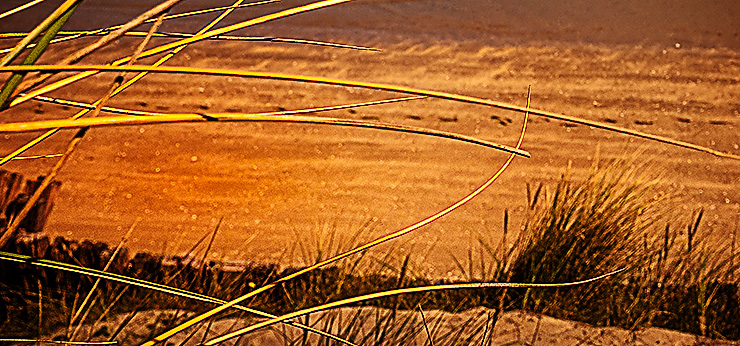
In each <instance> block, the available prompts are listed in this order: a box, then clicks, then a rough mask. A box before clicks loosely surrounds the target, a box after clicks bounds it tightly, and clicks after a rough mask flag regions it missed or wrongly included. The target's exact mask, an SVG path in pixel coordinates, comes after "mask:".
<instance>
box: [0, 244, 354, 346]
mask: <svg viewBox="0 0 740 346" xmlns="http://www.w3.org/2000/svg"><path fill="white" fill-rule="evenodd" d="M0 259H4V260H8V261H13V262H19V263H25V264H30V265H35V266H39V267H45V268H52V269H57V270H63V271H68V272H73V273H79V274H83V275H87V276H91V277H95V278H100V279H105V280H109V281H115V282H119V283H123V284H127V285H131V286H136V287H141V288H146V289H150V290H153V291H157V292H163V293H167V294H172V295H175V296H178V297H182V298H188V299H194V300H198V301H202V302H206V303H212V304H224V303H226V301H224V300H221V299H218V298H214V297H210V296H207V295H203V294H199V293H195V292H190V291H187V290H183V289H179V288H175V287H170V286H166V285H162V284H158V283H155V282H151V281H146V280H141V279H137V278H132V277H128V276H124V275H119V274H114V273H109V272H105V271H101V270H95V269H90V268H85V267H82V266H78V265H73V264H67V263H62V262H56V261H50V260H45V259H38V258H33V257H31V256H25V255H19V254H14V253H8V252H3V251H0ZM233 308H234V309H238V310H242V311H245V312H248V313H252V314H255V315H257V316H261V317H265V318H276V317H277V316H275V315H272V314H268V313H266V312H263V311H259V310H255V309H251V308H248V307H244V306H241V305H233ZM285 324H288V325H291V326H294V327H297V328H301V329H304V330H307V331H310V332H312V333H316V334H319V335H322V336H324V337H327V338H330V339H332V340H335V341H338V342H341V343H344V344H346V345H354V344H353V343H352V342H349V341H347V340H344V339H342V338H339V337H337V336H335V335H332V334H329V333H327V332H324V331H321V330H318V329H315V328H311V327H308V326H305V325H303V324H300V323H297V322H292V321H287V320H286V321H285Z"/></svg>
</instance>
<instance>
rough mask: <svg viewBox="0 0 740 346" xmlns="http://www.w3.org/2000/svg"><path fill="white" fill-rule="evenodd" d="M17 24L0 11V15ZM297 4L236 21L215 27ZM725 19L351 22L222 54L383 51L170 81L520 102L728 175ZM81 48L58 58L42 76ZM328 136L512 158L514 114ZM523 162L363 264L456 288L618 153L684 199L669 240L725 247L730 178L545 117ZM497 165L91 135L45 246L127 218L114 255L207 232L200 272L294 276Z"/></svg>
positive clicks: (614, 12)
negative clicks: (632, 133) (566, 183)
mask: <svg viewBox="0 0 740 346" xmlns="http://www.w3.org/2000/svg"><path fill="white" fill-rule="evenodd" d="M20 3H21V2H20V1H7V2H3V4H2V5H0V10H5V9H7V8H10V7H12V6H15V5H18V4H20ZM56 3H58V2H56ZM303 3H306V2H299V1H283V2H281V3H279V4H274V5H269V6H262V7H255V8H252V9H243V10H239V11H236V12H234V14H233V15H232V16H230V17H229V18H228V19H227V21H226V23H234V22H236V21H240V20H245V19H247V18H251V17H254V16H256V15H259V14H264V13H271V12H275V11H277V10H279V9H283V8H287V7H290V6H294V5H298V4H303ZM223 4H224V5H226V4H227V3H226V2H224V3H223ZM54 5H55V2H53V1H47V2H46V3H44V4H42V5H39V6H37V7H35V8H33V9H31V10H28V11H27V12H24V14H20V15H14V16H12V17H9V18H6V19H3V20H2V21H0V31H6V32H7V31H23V30H29V29H30V28H32V27H33V26H34V23H36V22H38V20H39V19H40V18H42V17H43V16H44V15H45V14H46V13H49V11H50V10H51V8H52V7H53V6H54ZM151 5H152V2H151V1H143V0H138V1H132V2H127V3H126V4H123V3H121V4H116V5H111V4H110V3H108V2H104V1H86V2H85V3H83V5H82V6H81V8H80V13H77V14H75V16H74V17H73V18H72V19H71V20H70V23H69V24H68V25H67V26H66V27H65V29H69V30H73V29H92V28H96V27H100V26H105V25H112V24H117V23H120V22H123V21H125V20H126V18H130V17H133V16H135V15H136V14H138V13H141V12H143V11H145V10H146V9H147V8H149V7H150V6H151ZM214 5H222V3H220V2H219V3H218V4H216V3H215V2H212V1H188V2H184V3H183V4H182V5H178V7H176V8H175V9H174V10H173V13H179V12H184V11H186V10H188V9H195V8H203V7H208V6H214ZM214 16H215V15H207V16H206V15H204V16H202V17H197V18H195V17H194V18H192V19H187V20H182V21H173V22H166V23H164V24H163V26H162V28H161V30H162V31H182V32H195V31H197V30H198V29H199V28H200V27H201V26H202V25H204V24H205V23H206V22H207V21H208V20H210V18H213V17H214ZM738 16H740V3H738V2H736V1H695V2H682V3H680V4H679V3H675V2H669V1H620V2H619V4H613V3H612V2H608V1H567V2H566V1H558V2H542V1H524V2H521V1H510V0H504V1H496V2H493V1H472V0H467V1H455V2H449V1H354V2H350V3H347V4H342V5H338V6H335V7H332V8H327V9H322V10H319V11H315V12H312V13H306V14H301V15H298V16H294V17H291V18H285V19H282V20H280V21H276V22H274V23H269V24H265V25H261V26H258V27H255V28H250V29H246V30H242V31H239V32H237V34H240V35H273V36H281V37H290V38H301V39H312V40H330V41H335V42H340V43H345V44H359V45H366V46H372V47H375V48H379V49H381V50H382V51H381V52H363V51H355V50H348V49H339V48H329V47H316V46H302V45H297V44H285V43H264V42H262V43H254V42H207V43H198V44H194V45H192V46H191V47H188V48H187V49H186V50H185V51H183V52H182V53H181V54H180V55H178V56H177V57H176V58H174V59H173V60H171V62H169V63H168V65H171V66H195V67H211V68H224V69H239V70H253V71H270V72H282V73H295V74H302V75H311V76H325V77H333V78H344V79H350V80H356V81H373V82H382V83H390V84H397V85H404V86H410V87H416V88H426V89H432V90H438V91H448V92H455V93H461V94H466V95H472V96H477V97H481V98H487V99H491V100H496V101H503V102H509V103H513V104H517V105H521V106H523V105H524V104H525V100H526V93H527V87H528V86H531V87H532V107H534V108H538V109H544V110H548V111H553V112H558V113H562V114H567V115H571V116H576V117H582V118H584V119H589V120H593V121H600V122H606V123H611V124H614V125H617V126H623V127H626V128H630V129H635V130H639V131H644V132H648V133H652V134H657V135H661V136H667V137H671V138H675V139H679V140H684V141H688V142H691V143H695V144H699V145H704V146H709V147H711V148H714V149H717V150H720V151H724V152H729V153H734V154H740V149H739V148H738V145H740V137H739V136H738V135H737V130H738V126H740V103H738V101H737V95H740V87H739V86H738V82H739V81H740V38H738V31H740V27H738V26H737V25H736V23H737V22H738V20H737V19H738ZM139 40H140V39H138V38H125V39H122V40H120V41H119V42H117V43H115V44H114V45H112V46H111V47H108V48H106V49H104V50H103V51H101V52H99V53H96V54H94V55H92V56H91V57H89V58H86V59H85V60H84V62H85V63H107V62H110V61H112V60H114V59H115V58H117V57H120V56H123V55H127V54H130V53H131V52H132V50H133V49H134V47H135V46H136V44H138V42H139ZM166 41H167V40H164V39H155V40H154V41H153V42H154V43H156V44H160V43H163V42H166ZM89 42H92V39H81V40H77V41H74V42H73V43H64V44H59V45H56V46H54V48H53V49H52V50H51V51H50V52H48V54H46V55H44V57H43V58H42V62H50V61H54V59H55V58H56V57H59V56H63V55H65V54H68V53H69V52H70V51H71V50H73V49H74V48H75V47H79V46H80V45H82V44H83V43H89ZM3 45H4V46H12V42H11V41H5V43H4V44H3ZM152 61H153V60H152V59H150V58H148V59H143V60H142V61H141V62H140V63H141V64H146V63H151V62H152ZM112 79H113V75H111V74H107V75H102V76H98V77H95V78H90V79H89V80H86V81H84V82H82V83H81V84H79V85H75V86H72V87H67V88H63V89H60V90H58V91H55V92H53V93H51V96H55V97H60V98H66V99H73V100H77V101H84V102H93V101H95V100H97V99H98V98H99V97H101V96H102V95H103V94H104V93H105V91H106V90H107V89H108V85H109V83H110V82H111V81H112ZM397 96H398V94H392V93H386V92H379V91H369V90H362V89H358V88H344V87H329V86H316V85H307V84H299V83H293V82H275V81H263V80H246V79H237V78H223V77H194V76H172V75H152V76H148V77H147V78H145V79H144V80H143V81H141V82H140V83H137V84H136V85H134V86H133V87H132V88H130V89H129V90H127V91H125V92H124V93H122V94H121V95H119V96H117V97H115V98H113V99H111V100H110V101H109V103H108V105H110V106H113V107H122V108H130V109H140V110H152V111H158V112H257V111H275V110H279V109H299V108H306V107H315V106H325V105H335V104H342V103H348V102H364V101H370V100H380V99H384V98H392V97H397ZM75 112H76V111H75V110H73V109H69V108H67V107H62V106H56V105H50V104H43V103H36V102H28V103H26V104H24V105H22V106H19V107H17V108H14V109H10V110H7V111H5V112H3V116H4V118H3V119H4V120H3V121H5V122H12V121H26V120H30V119H55V118H65V117H69V116H71V115H72V114H74V113H75ZM322 115H324V116H331V117H340V118H348V119H363V120H378V121H383V122H390V123H398V124H403V125H412V126H422V127H428V128H433V129H439V130H445V131H452V132H457V133H461V134H465V135H470V136H476V137H479V138H482V139H485V140H490V141H493V142H497V143H502V144H507V145H514V144H515V142H516V139H517V137H518V135H519V131H520V128H521V125H522V119H523V117H522V115H521V114H516V113H513V112H508V111H502V110H498V109H491V108H486V107H482V106H473V105H464V104H459V103H453V102H450V101H441V100H431V99H428V100H418V101H410V102H407V103H403V104H390V105H383V106H376V107H368V108H359V109H356V110H342V111H334V112H329V113H325V114H322ZM73 133H74V132H73V131H63V132H62V133H60V134H58V135H56V136H54V137H53V138H52V139H50V140H48V141H45V142H44V143H43V144H41V145H39V146H37V147H36V148H34V149H32V150H30V151H29V152H28V153H27V154H29V155H33V154H51V153H58V152H61V151H63V149H64V147H65V143H66V142H67V141H68V140H69V139H70V138H71V136H72V135H73ZM35 135H36V134H31V133H29V134H21V135H10V134H8V135H5V137H3V138H2V139H0V150H1V151H2V152H3V153H9V152H11V151H13V150H15V149H16V148H17V147H19V146H20V145H22V144H23V143H25V142H26V141H27V140H29V139H31V138H33V137H34V136H35ZM523 149H525V150H528V151H529V152H530V153H531V154H532V158H530V159H522V158H517V159H515V160H514V162H513V164H512V166H511V167H510V168H509V169H508V171H507V172H505V174H504V175H503V176H502V177H501V178H500V179H499V181H498V182H497V183H495V184H494V185H493V186H491V188H490V189H489V190H488V191H486V192H485V193H483V194H482V195H481V196H479V197H478V198H476V199H474V200H473V201H471V202H470V203H468V204H467V205H465V206H463V207H462V208H460V209H459V210H457V211H456V212H454V213H452V214H451V215H449V216H446V217H445V218H443V219H442V220H440V221H438V222H435V223H434V224H432V225H429V226H427V227H425V228H423V229H420V230H418V231H416V232H414V233H412V234H409V235H406V236H404V237H403V238H402V239H400V240H399V241H397V242H395V243H393V244H390V245H385V246H382V247H380V248H379V249H378V250H377V251H378V253H382V252H384V251H390V249H391V248H392V249H394V250H393V251H396V253H397V254H399V256H404V255H405V254H407V253H413V256H412V261H413V262H414V263H416V268H417V271H418V273H426V274H429V275H432V276H438V277H439V276H456V275H459V273H458V272H457V271H456V269H455V265H454V262H452V261H451V256H456V257H458V258H465V257H467V251H468V249H471V248H473V249H475V248H476V246H477V238H478V237H479V236H482V237H485V238H486V239H490V241H493V242H495V241H497V240H498V239H499V238H500V237H501V234H502V228H503V226H502V223H503V214H504V211H505V210H508V212H509V215H510V225H509V227H510V229H514V230H516V229H517V228H518V227H519V226H520V225H521V222H522V221H523V219H524V214H525V213H524V206H525V204H526V190H525V187H526V184H527V183H529V184H532V185H533V186H534V185H536V184H538V183H540V182H542V183H550V184H552V183H553V182H554V181H556V180H557V179H558V178H559V177H560V176H561V174H563V173H564V172H565V170H566V168H567V167H569V166H570V167H571V171H572V173H573V175H574V176H575V177H576V178H577V177H582V176H583V175H584V174H585V173H586V172H587V170H588V168H589V167H591V166H592V165H593V164H594V163H595V162H596V161H597V160H598V161H599V162H606V161H608V160H610V159H614V158H619V157H629V156H630V155H631V154H632V153H634V152H639V153H641V154H640V156H639V157H640V159H639V160H640V161H644V162H647V165H648V166H647V168H646V170H649V171H651V172H653V173H656V174H659V175H661V176H662V179H663V183H662V184H661V189H662V191H664V192H666V193H675V194H676V195H677V196H678V197H679V200H678V202H677V203H676V204H675V205H674V206H672V208H675V215H676V216H675V217H672V218H671V219H669V220H665V221H664V222H666V223H671V225H672V227H675V228H679V227H685V224H686V223H687V222H688V221H689V217H690V214H691V212H692V211H693V210H696V209H698V208H700V207H703V208H704V209H705V215H704V223H703V224H702V230H703V231H704V232H706V234H708V236H709V237H711V239H712V241H713V242H714V243H715V245H717V246H720V245H721V244H722V242H723V241H729V239H730V237H731V235H732V234H733V233H734V232H735V230H736V229H737V215H738V210H739V209H740V189H737V186H738V184H739V183H740V169H738V164H739V163H738V162H737V161H733V160H729V159H722V158H717V157H714V156H712V155H709V154H706V153H700V152H695V151H691V150H687V149H680V148H675V147H671V146H668V145H664V144H656V143H651V142H648V141H646V140H642V139H636V138H630V137H627V136H624V135H619V134H615V133H610V132H606V131H603V130H598V129H592V128H589V127H586V126H573V125H570V124H564V123H562V122H560V121H550V120H548V119H544V118H541V117H533V118H532V119H531V122H530V124H529V128H528V131H527V134H526V137H525V139H524V143H523ZM506 158H507V155H506V154H504V153H500V152H497V151H494V150H491V149H483V148H480V147H475V146H472V145H470V144H461V143H456V142H452V141H448V140H444V139H438V138H429V137H422V136H417V135H410V134H399V133H392V132H382V131H377V130H366V129H352V128H340V127H325V126H310V125H296V124H290V125H286V124H266V123H207V124H206V123H199V124H177V125H174V124H171V125H161V126H151V125H150V126H136V127H121V128H101V129H93V130H92V131H90V132H89V133H88V135H87V136H86V138H85V140H84V142H83V143H82V144H81V145H80V147H79V148H78V150H77V151H76V152H75V153H74V155H73V156H72V158H71V160H70V162H69V163H68V164H67V165H66V166H65V167H64V169H63V170H62V172H61V174H60V176H59V180H60V181H61V182H62V183H63V185H62V188H61V190H60V194H59V198H58V199H57V200H56V205H55V207H54V211H53V213H52V215H51V219H50V221H49V223H48V226H47V232H48V233H50V234H52V235H62V236H67V237H71V238H76V239H95V240H99V241H106V242H109V243H117V242H118V241H119V240H120V238H121V237H122V235H123V234H124V233H125V231H126V230H127V229H128V228H129V227H130V225H131V224H132V223H133V222H134V220H135V219H137V218H141V222H140V223H139V224H138V225H137V229H136V230H135V232H134V235H133V237H132V239H131V240H130V241H129V243H128V244H127V246H128V247H129V248H131V249H132V250H134V251H140V250H147V251H152V252H164V253H170V254H172V253H176V252H182V251H184V250H185V249H187V248H189V247H190V245H191V244H193V243H194V242H195V241H196V240H197V239H198V238H200V237H201V236H202V235H203V234H205V233H207V232H209V231H211V230H213V229H214V228H215V227H216V225H217V224H218V222H219V220H221V219H223V223H222V224H221V229H220V231H219V233H218V236H217V238H216V240H215V243H214V252H213V256H214V258H227V259H231V260H235V259H237V260H238V259H243V260H256V261H266V262H275V261H279V262H281V263H283V264H301V263H303V262H306V260H305V259H304V258H302V257H301V255H300V251H299V250H300V249H299V245H301V244H302V245H306V244H310V243H311V241H310V240H311V239H314V240H315V239H316V238H317V234H319V233H321V232H323V231H324V230H336V231H335V232H336V233H337V234H339V235H340V238H348V237H349V236H348V235H350V234H354V232H356V230H357V229H360V228H361V227H362V225H364V224H366V223H367V222H368V221H370V222H371V223H372V224H373V226H372V230H368V231H367V232H365V234H363V236H362V237H363V238H365V239H370V238H372V237H375V236H379V235H382V234H386V233H389V232H392V231H395V230H397V229H399V228H402V227H404V226H407V225H409V224H412V223H413V222H416V221H418V220H421V219H423V218H424V217H426V216H428V215H431V214H433V213H435V212H436V211H438V210H440V209H442V208H445V207H447V206H448V205H450V204H451V203H453V202H455V201H456V200H458V199H459V198H461V197H463V196H465V195H466V194H467V193H469V192H470V191H472V190H473V189H475V188H476V187H477V186H478V185H480V184H481V183H483V182H484V181H485V180H486V179H487V178H488V176H489V175H491V174H492V173H493V172H495V171H496V170H497V169H498V168H499V167H500V166H501V165H502V164H503V162H504V161H505V160H506ZM52 162H53V161H52V160H33V161H29V160H24V161H14V162H12V163H9V164H7V165H6V166H5V167H4V168H5V169H8V170H11V171H18V172H21V173H23V174H25V175H27V176H35V175H42V174H46V173H47V172H48V170H49V169H50V167H51V165H52V164H53V163H52ZM658 227H659V228H662V227H664V225H663V224H662V225H659V226H658ZM679 241H680V240H679ZM476 251H477V250H476Z"/></svg>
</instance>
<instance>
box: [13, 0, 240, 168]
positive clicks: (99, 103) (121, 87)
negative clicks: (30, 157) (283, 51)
mask: <svg viewBox="0 0 740 346" xmlns="http://www.w3.org/2000/svg"><path fill="white" fill-rule="evenodd" d="M243 1H244V0H237V1H236V2H234V6H238V5H240V4H241V3H242V2H243ZM232 7H233V6H232ZM233 11H234V8H228V9H226V10H225V11H224V12H223V13H221V14H220V15H219V16H218V17H216V18H215V19H213V20H212V21H210V22H209V23H208V24H207V25H206V26H205V27H203V28H202V29H201V30H199V31H198V34H202V33H205V32H207V31H208V30H210V29H211V28H213V27H214V26H215V25H216V24H218V23H219V22H220V21H221V20H223V19H224V18H225V17H226V16H227V15H229V14H230V13H231V12H233ZM165 17H166V16H160V18H158V19H156V20H155V22H160V23H161V21H162V20H164V18H165ZM149 32H150V33H151V32H153V31H152V30H149ZM186 47H187V45H185V46H180V47H178V48H176V49H174V50H173V51H171V52H170V53H169V54H167V55H165V56H163V57H162V58H160V59H159V60H157V62H155V63H154V65H153V66H160V65H162V64H164V63H165V62H167V60H169V59H170V58H172V57H173V56H175V54H177V53H178V52H180V51H182V50H183V49H185V48H186ZM139 55H141V51H137V54H135V55H134V56H132V57H131V59H129V60H128V62H132V61H134V60H136V58H137V57H138V56H139ZM147 74H148V72H140V73H138V74H137V75H136V76H134V77H133V78H131V79H129V80H128V81H126V82H125V83H123V85H119V86H118V87H117V88H116V89H115V90H113V92H111V93H109V94H108V96H107V98H110V97H114V96H116V95H118V94H119V93H121V92H122V91H124V90H126V89H127V88H128V87H129V86H131V85H133V84H134V83H136V82H138V81H139V80H141V79H142V78H144V77H145V76H146V75H147ZM21 97H23V96H21ZM105 99H106V97H104V98H103V99H100V100H98V101H96V102H95V103H93V106H94V107H93V108H91V110H93V109H98V108H100V107H99V106H102V103H103V102H104V101H105ZM11 106H12V104H11ZM96 112H99V110H96ZM87 113H88V110H83V111H81V112H78V113H77V114H75V115H73V116H72V117H71V118H70V119H79V118H81V117H82V116H84V115H85V114H87ZM58 130H59V129H50V130H49V131H47V132H45V133H44V134H42V135H41V136H39V137H36V138H35V139H33V140H32V141H30V142H28V143H26V144H25V145H23V146H22V147H20V148H18V149H16V150H15V151H14V152H12V153H11V154H10V155H8V156H6V157H5V158H3V159H2V160H0V166H2V165H4V164H5V163H6V162H8V161H9V160H11V159H12V158H13V157H15V156H17V155H20V154H22V153H24V152H25V151H26V150H28V149H30V148H32V147H34V146H35V145H36V144H38V143H41V142H42V141H44V140H45V139H47V138H49V137H51V136H52V135H54V134H55V133H56V132H57V131H58Z"/></svg>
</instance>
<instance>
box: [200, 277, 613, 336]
mask: <svg viewBox="0 0 740 346" xmlns="http://www.w3.org/2000/svg"><path fill="white" fill-rule="evenodd" d="M625 269H626V268H622V269H618V270H615V271H612V272H609V273H606V274H603V275H599V276H597V277H593V278H590V279H586V280H580V281H573V282H565V283H534V284H528V283H505V282H479V283H464V284H448V285H434V286H422V287H409V288H401V289H396V290H389V291H384V292H377V293H371V294H366V295H362V296H357V297H352V298H348V299H342V300H338V301H336V302H331V303H328V304H323V305H319V306H315V307H312V308H308V309H303V310H299V311H295V312H291V313H289V314H285V315H283V316H280V317H278V318H274V319H271V320H267V321H263V322H260V323H256V324H253V325H251V326H249V327H246V328H242V329H240V330H237V331H234V332H232V333H229V334H226V335H223V336H220V337H218V338H215V339H211V340H208V341H207V342H206V343H204V344H203V345H207V346H208V345H215V344H218V343H222V342H224V341H226V340H228V339H231V338H233V337H237V336H239V335H242V334H246V333H249V332H251V331H254V330H257V329H260V328H264V327H267V326H270V325H273V324H275V323H279V322H280V321H281V320H282V319H292V318H296V317H299V316H302V315H306V314H311V313H315V312H319V311H322V310H328V309H333V308H336V307H340V306H345V305H350V304H356V303H360V302H364V301H368V300H374V299H380V298H386V297H392V296H397V295H402V294H411V293H422V292H432V291H444V290H461V289H480V288H562V287H569V286H578V285H584V284H588V283H591V282H596V281H599V280H602V279H605V278H607V277H610V276H612V275H615V274H617V273H620V272H622V271H624V270H625Z"/></svg>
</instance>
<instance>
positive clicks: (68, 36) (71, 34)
mask: <svg viewBox="0 0 740 346" xmlns="http://www.w3.org/2000/svg"><path fill="white" fill-rule="evenodd" d="M40 1H44V0H40ZM275 2H280V0H265V1H258V2H251V3H248V4H241V5H236V6H233V5H232V6H223V7H213V8H208V9H203V10H197V11H191V12H184V13H178V14H173V15H168V16H165V17H164V18H163V20H168V19H176V18H184V17H189V16H195V15H200V14H207V13H211V12H217V11H223V10H229V9H237V8H242V7H251V6H257V5H264V4H270V3H275ZM155 21H156V19H147V20H145V21H144V23H153V22H155ZM121 27H123V24H121V25H116V26H111V27H107V28H102V29H97V30H90V31H61V32H59V34H60V35H63V36H65V37H59V38H56V39H54V40H52V41H51V43H52V44H53V43H59V42H64V41H69V40H74V39H77V38H80V37H85V36H97V35H106V34H108V33H109V32H111V31H113V30H116V29H120V28H121ZM26 35H28V34H27V33H0V39H3V38H17V37H25V36H26ZM33 46H34V44H30V45H28V46H27V47H26V48H32V47H33ZM10 50H11V49H10V48H9V49H3V50H0V54H3V53H7V52H9V51H10Z"/></svg>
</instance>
